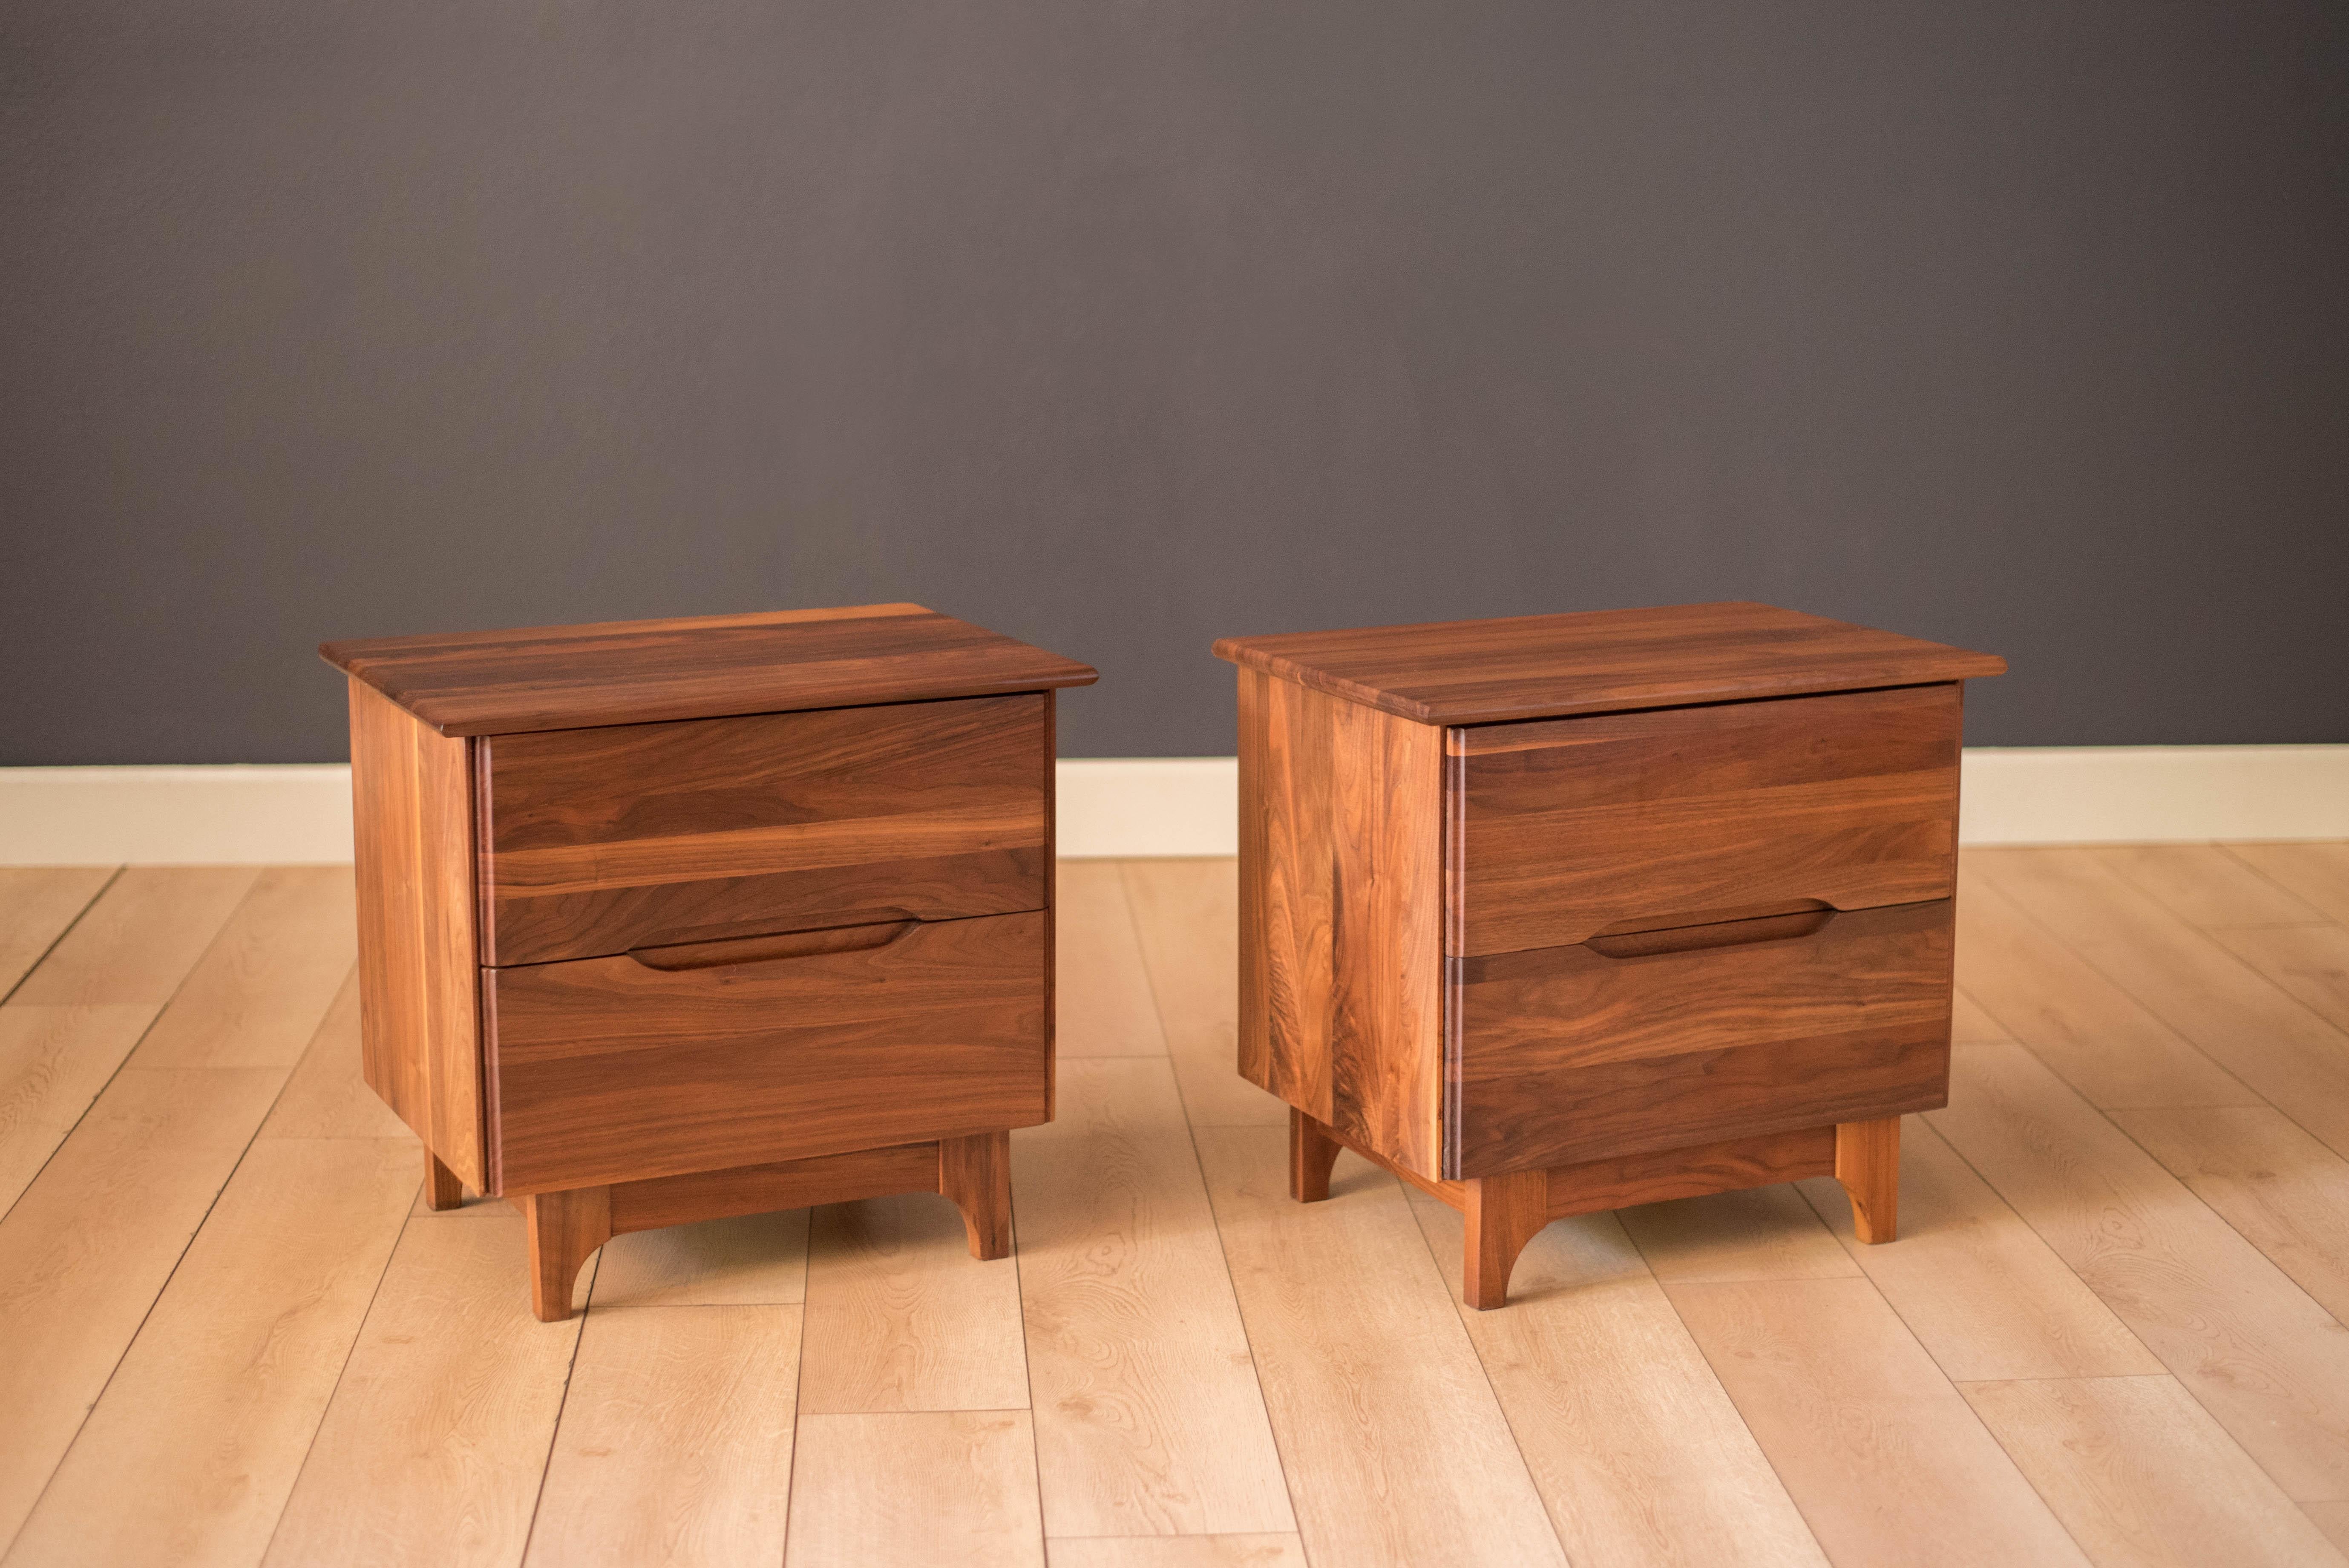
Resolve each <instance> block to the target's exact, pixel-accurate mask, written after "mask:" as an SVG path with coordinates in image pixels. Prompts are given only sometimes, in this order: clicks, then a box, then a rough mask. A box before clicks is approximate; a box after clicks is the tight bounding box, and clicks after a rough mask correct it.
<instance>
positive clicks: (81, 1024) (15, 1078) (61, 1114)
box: [0, 1002, 160, 1214]
mask: <svg viewBox="0 0 2349 1568" xmlns="http://www.w3.org/2000/svg"><path fill="white" fill-rule="evenodd" d="M158 1011H160V1009H159V1008H156V1007H153V1006H149V1005H148V1004H146V1003H140V1002H132V1003H117V1004H114V1005H112V1006H106V1005H99V1006H77V1007H32V1006H16V1005H14V1004H11V1005H9V1006H0V1214H5V1213H6V1212H8V1210H9V1209H10V1208H11V1207H12V1206H14V1205H15V1203H16V1200H17V1199H18V1198H20V1197H22V1196H24V1192H25V1189H26V1186H27V1185H29V1184H30V1183H31V1181H32V1180H33V1178H34V1177H35V1176H36V1175H37V1174H39V1172H40V1169H41V1167H42V1166H43V1165H46V1164H47V1163H48V1160H49V1156H51V1155H52V1154H54V1153H56V1152H57V1145H59V1144H60V1143H63V1142H64V1141H65V1140H66V1135H67V1133H69V1132H71V1131H72V1130H74V1125H75V1123H77V1122H78V1121H79V1120H81V1119H82V1115H83V1113H84V1112H86V1111H87V1110H88V1109H89V1107H90V1102H91V1101H93V1100H95V1099H97V1098H98V1093H99V1091H100V1090H102V1089H104V1088H106V1085H107V1082H108V1080H109V1079H110V1078H113V1077H114V1074H115V1069H116V1068H119V1067H121V1065H122V1063H123V1059H124V1058H125V1057H128V1056H129V1055H130V1050H131V1047H134V1046H136V1045H137V1044H138V1043H139V1037H140V1035H142V1034H145V1033H146V1032H147V1026H149V1025H150V1024H151V1023H153V1022H154V1021H155V1015H156V1013H157V1012H158Z"/></svg>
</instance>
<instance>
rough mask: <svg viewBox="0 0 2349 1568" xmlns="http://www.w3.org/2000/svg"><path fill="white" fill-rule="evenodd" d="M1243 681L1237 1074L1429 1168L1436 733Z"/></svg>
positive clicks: (1432, 1149)
mask: <svg viewBox="0 0 2349 1568" xmlns="http://www.w3.org/2000/svg"><path fill="white" fill-rule="evenodd" d="M1239 678H1240V769H1241V774H1242V783H1241V791H1242V795H1241V798H1242V800H1243V802H1244V806H1243V809H1242V812H1241V818H1242V820H1241V827H1240V1026H1239V1031H1240V1032H1239V1068H1240V1073H1241V1076H1242V1077H1244V1078H1247V1079H1248V1080H1249V1081H1250V1082H1252V1083H1255V1084H1257V1086H1259V1087H1260V1088H1266V1089H1269V1090H1270V1091H1272V1092H1273V1093H1274V1094H1277V1095H1278V1096H1280V1097H1281V1098H1282V1099H1285V1100H1287V1101H1288V1103H1289V1104H1291V1105H1293V1106H1296V1107H1297V1108H1299V1109H1302V1110H1304V1111H1306V1112H1308V1113H1309V1114H1310V1115H1312V1116H1313V1117H1315V1118H1316V1119H1319V1120H1320V1121H1323V1122H1325V1123H1327V1124H1328V1125H1330V1127H1332V1128H1335V1129H1336V1130H1339V1131H1340V1132H1342V1133H1344V1134H1346V1135H1347V1136H1349V1137H1350V1138H1353V1139H1356V1140H1360V1141H1361V1142H1362V1143H1363V1144H1365V1145H1367V1146H1368V1147H1370V1148H1372V1149H1375V1150H1378V1151H1379V1152H1380V1153H1381V1154H1383V1155H1385V1156H1386V1157H1387V1158H1389V1159H1391V1160H1393V1161H1397V1162H1399V1163H1401V1164H1403V1165H1407V1166H1410V1167H1411V1168H1412V1169H1413V1170H1416V1171H1421V1172H1423V1173H1424V1174H1426V1175H1430V1176H1433V1175H1434V1174H1436V1172H1437V1170H1438V1167H1439V1165H1440V1164H1441V1162H1442V1159H1443V1142H1444V1130H1443V1124H1442V1111H1443V1105H1442V1098H1441V1092H1440V1086H1441V1083H1442V1073H1441V1068H1440V1062H1441V1059H1442V1051H1443V1032H1444V1030H1443V1016H1442V1002H1443V997H1442V985H1443V969H1442V965H1441V963H1440V959H1439V956H1438V946H1437V944H1438V942H1439V941H1440V933H1439V924H1440V920H1441V913H1442V905H1443V882H1442V878H1443V839H1442V791H1443V754H1442V735H1441V732H1439V731H1434V730H1430V729H1427V728H1426V727H1423V726H1417V725H1412V724H1408V723H1405V722H1403V721H1402V720H1399V719H1396V718H1394V717H1392V716H1390V715H1386V714H1382V713H1380V712H1378V711H1377V710H1375V709H1372V708H1367V707H1361V706H1360V705H1358V704H1353V703H1348V702H1343V701H1340V700H1339V699H1337V698H1334V697H1330V696H1325V695H1323V694H1321V693H1319V692H1315V691H1310V690H1308V689H1306V688H1305V687H1303V686H1296V685H1293V684H1291V683H1289V682H1287V681H1280V680H1275V679H1273V678H1271V677H1269V676H1263V675H1259V674H1257V673H1256V672H1254V671H1250V670H1243V671H1242V672H1241V673H1240V677H1239Z"/></svg>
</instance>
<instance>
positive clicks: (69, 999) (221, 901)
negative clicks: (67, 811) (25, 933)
mask: <svg viewBox="0 0 2349 1568" xmlns="http://www.w3.org/2000/svg"><path fill="white" fill-rule="evenodd" d="M260 876H261V871H260V868H259V867H257V866H131V867H129V868H128V869H127V870H125V871H124V872H122V874H121V875H119V876H118V877H116V878H115V879H114V881H113V882H111V883H109V885H108V887H107V889H106V891H105V892H102V893H100V894H98V899H97V901H96V902H95V903H92V904H91V905H90V906H89V909H88V911H87V912H86V913H84V914H83V915H82V917H81V918H80V919H79V920H78V921H76V922H74V926H73V929H72V930H71V931H68V932H67V933H66V934H65V935H64V936H62V937H60V938H59V939H58V941H57V945H56V946H55V947H53V948H51V949H49V953H48V956H47V957H46V958H44V959H42V960H41V961H40V963H39V964H38V965H36V966H35V967H34V970H33V972H32V973H31V974H30V975H26V977H25V981H24V984H22V985H19V986H17V987H16V993H15V994H14V995H11V996H10V997H9V998H8V1002H9V1005H10V1006H16V1005H19V1004H22V1005H23V1006H44V1007H67V1006H102V1005H105V1004H109V1003H129V1004H138V1003H144V1004H145V1005H147V1006H150V1007H160V1006H162V1005H163V1004H164V1003H166V1002H168V1001H170V1000H171V993H172V992H174V991H176V990H178V989H179V986H180V982H181V980H182V979H183V978H185V977H186V975H187V973H188V971H189V970H191V969H192V968H194V967H195V965H196V960H197V959H198V958H200V957H202V955H203V952H204V949H205V948H207V947H209V946H211V945H212V938H213V937H214V936H215V935H217V934H219V932H220V929H221V927H222V926H223V925H225V924H226V923H228V917H229V915H230V913H231V912H233V910H234V909H235V908H236V906H237V904H238V903H240V902H241V901H243V898H244V895H245V894H246V893H247V892H250V891H251V890H252V887H253V884H254V882H256V881H257V880H259V878H260Z"/></svg>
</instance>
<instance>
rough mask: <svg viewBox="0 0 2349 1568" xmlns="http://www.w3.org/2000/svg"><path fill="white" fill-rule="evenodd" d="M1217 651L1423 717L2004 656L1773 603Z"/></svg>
mask: <svg viewBox="0 0 2349 1568" xmlns="http://www.w3.org/2000/svg"><path fill="white" fill-rule="evenodd" d="M1215 652H1216V657H1217V658H1219V659H1228V660H1230V661H1231V662H1232V663H1233V664H1236V665H1245V666H1247V668H1250V669H1257V670H1262V671H1264V672H1266V673H1267V674H1268V675H1275V676H1280V677H1281V678H1282V679H1284V680H1291V681H1295V682H1297V683H1298V684H1299V685H1300V686H1311V687H1313V688H1314V689H1316V690H1318V691H1325V692H1328V693H1330V695H1332V696H1341V697H1345V698H1347V699H1349V700H1350V701H1353V702H1359V703H1364V704H1367V705H1368V706H1370V707H1376V708H1381V709H1384V710H1385V711H1386V712H1388V713H1392V714H1396V715H1399V716H1400V717H1404V718H1408V719H1414V720H1416V721H1418V722H1419V723H1421V724H1492V723H1496V722H1501V721H1506V720H1510V719H1528V718H1552V717H1565V716H1567V715H1568V714H1578V713H1617V712H1622V711H1624V710H1627V709H1630V708H1642V707H1685V706H1688V705H1690V704H1693V703H1705V702H1731V701H1735V700H1738V699H1741V698H1745V697H1763V696H1797V695H1800V694H1803V693H1806V692H1825V691H1851V690H1856V689H1859V688H1862V687H1868V686H1917V685H1922V684H1924V683H1926V682H1930V681H1954V680H1968V679H1971V678H1973V677H1975V676H1994V675H1998V674H2001V673H2002V672H2003V671H2004V670H2005V668H2006V661H2005V660H2003V659H2002V658H1999V657H1998V656H1996V655H1992V654H1977V653H1971V652H1969V651H1967V650H1966V649H1964V648H1953V647H1950V646H1948V645H1944V644H1940V643H1928V642H1922V641H1920V640H1919V639H1917V638H1915V637H1903V636H1899V635H1897V634H1894V633H1891V632H1879V631H1876V630H1874V629H1873V628H1871V627H1868V626H1855V625H1853V624H1850V623H1849V622H1847V621H1830V620H1827V619H1826V618H1824V617H1822V616H1818V615H1806V614H1801V613H1800V612H1799V611H1795V610H1781V609H1778V608H1777V607H1775V605H1770V604H1749V603H1720V604H1672V605H1666V606H1664V607H1662V608H1659V609H1652V610H1598V611H1590V612H1587V613H1584V614H1572V615H1516V616H1512V617H1509V618H1508V619H1506V620H1496V621H1433V622H1429V623H1427V624H1423V625H1416V626H1363V627H1359V628H1357V629H1355V630H1352V631H1342V632H1288V633H1282V634H1278V635H1275V636H1269V637H1226V638H1223V639H1222V640H1221V641H1219V642H1217V643H1216V648H1215Z"/></svg>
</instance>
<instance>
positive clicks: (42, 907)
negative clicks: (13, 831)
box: [0, 866, 115, 997]
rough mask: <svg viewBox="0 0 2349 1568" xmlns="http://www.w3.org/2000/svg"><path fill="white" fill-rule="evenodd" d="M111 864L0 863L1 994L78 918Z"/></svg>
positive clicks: (109, 872)
mask: <svg viewBox="0 0 2349 1568" xmlns="http://www.w3.org/2000/svg"><path fill="white" fill-rule="evenodd" d="M114 870H115V868H114V867H112V866H0V997H5V996H6V995H8V993H9V992H10V991H13V990H15V989H16V982H17V981H19V980H22V979H23V978H24V977H25V976H26V975H27V974H29V973H31V971H32V967H33V965H35V964H36V963H38V962H39V961H40V957H41V954H44V953H47V951H48V950H49V948H50V947H51V946H52V945H53V944H55V943H56V942H57V938H58V937H60V936H62V935H63V934H65V932H66V928H67V927H68V926H70V925H71V924H73V923H74V922H75V921H77V920H78V919H79V918H81V913H82V911H84V910H86V909H88V907H89V904H90V901H91V900H92V899H95V898H96V897H97V896H98V892H99V890H100V889H102V888H104V887H105V886H106V882H107V879H108V878H109V877H111V876H112V875H113V874H114Z"/></svg>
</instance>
